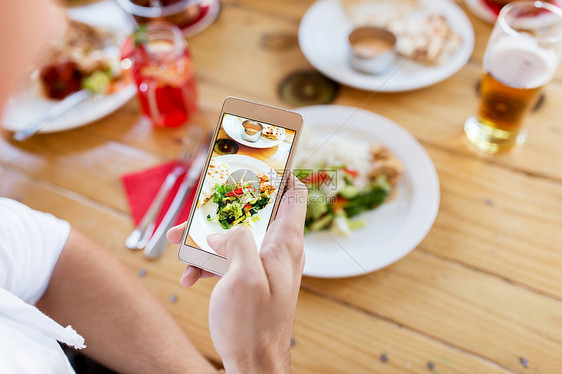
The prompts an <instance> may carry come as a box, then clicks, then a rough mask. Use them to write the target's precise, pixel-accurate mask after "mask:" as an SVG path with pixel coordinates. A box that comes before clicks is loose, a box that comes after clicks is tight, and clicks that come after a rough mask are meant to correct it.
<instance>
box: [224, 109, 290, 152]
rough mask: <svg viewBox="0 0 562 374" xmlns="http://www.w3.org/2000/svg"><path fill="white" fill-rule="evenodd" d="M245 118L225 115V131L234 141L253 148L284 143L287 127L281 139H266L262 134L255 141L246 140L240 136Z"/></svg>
mask: <svg viewBox="0 0 562 374" xmlns="http://www.w3.org/2000/svg"><path fill="white" fill-rule="evenodd" d="M244 120H245V119H244V118H240V117H237V116H233V115H227V116H225V118H224V121H223V128H224V131H225V132H226V133H227V135H228V136H230V137H231V138H232V139H233V140H234V141H236V142H238V143H240V144H243V145H245V146H247V147H252V148H271V147H275V146H278V145H279V144H281V143H283V140H285V129H282V130H283V131H282V134H281V136H279V139H277V140H270V139H266V138H264V137H263V136H260V138H259V139H258V141H257V142H255V143H252V142H249V141H247V140H244V139H242V137H241V136H240V131H241V130H242V122H243V121H244Z"/></svg>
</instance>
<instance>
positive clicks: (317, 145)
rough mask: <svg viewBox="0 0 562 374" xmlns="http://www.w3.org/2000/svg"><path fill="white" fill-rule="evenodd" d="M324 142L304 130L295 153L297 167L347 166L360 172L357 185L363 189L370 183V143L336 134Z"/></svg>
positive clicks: (354, 182) (356, 180) (355, 182)
mask: <svg viewBox="0 0 562 374" xmlns="http://www.w3.org/2000/svg"><path fill="white" fill-rule="evenodd" d="M322 144H323V142H322V141H319V140H318V138H317V137H314V136H313V134H312V132H308V131H304V132H303V133H302V136H301V139H300V142H299V149H298V150H297V153H296V155H295V161H294V165H295V167H296V168H303V169H316V168H323V167H330V166H345V167H346V168H348V169H350V170H353V171H357V172H358V173H359V175H358V176H357V177H356V178H354V181H353V184H354V185H355V186H356V187H358V188H360V189H363V188H365V187H366V186H367V185H368V184H369V178H368V172H369V169H370V165H371V163H372V161H373V159H372V155H371V152H370V145H369V144H368V143H366V142H362V141H357V140H352V139H349V138H345V137H344V136H341V135H338V134H336V135H334V136H333V137H332V138H331V139H330V140H328V142H327V143H326V144H324V145H322Z"/></svg>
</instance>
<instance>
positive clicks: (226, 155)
mask: <svg viewBox="0 0 562 374" xmlns="http://www.w3.org/2000/svg"><path fill="white" fill-rule="evenodd" d="M295 135H296V132H295V131H294V130H290V129H287V128H284V127H281V126H277V125H276V124H274V123H265V122H262V121H256V120H253V119H251V118H245V117H241V116H238V115H234V114H230V113H223V116H222V118H221V120H220V125H219V130H218V132H217V136H216V138H215V139H214V148H213V152H212V155H211V159H210V161H209V164H208V167H207V170H205V172H204V174H203V176H202V177H203V178H204V179H203V182H202V186H201V190H200V192H199V196H197V198H196V200H195V202H194V204H197V206H196V208H195V210H194V212H193V217H192V219H191V220H190V222H189V227H188V228H187V235H186V239H185V243H184V244H185V245H187V246H190V247H194V248H198V249H200V250H203V251H206V252H209V253H213V254H214V253H216V252H215V251H214V250H213V249H212V248H211V247H210V246H209V245H208V244H207V237H208V236H209V235H211V234H217V233H218V234H221V233H226V232H228V231H229V230H231V229H233V228H234V227H236V226H239V225H244V226H247V227H249V228H250V231H251V232H252V234H253V236H254V239H255V242H256V245H257V247H258V248H260V247H261V243H262V241H263V239H264V237H265V233H266V230H267V227H268V225H269V223H270V220H271V216H272V213H273V208H274V206H275V203H276V200H277V199H279V198H280V196H281V195H282V192H283V191H279V188H280V185H281V182H282V181H283V178H286V177H287V175H286V167H287V162H288V160H289V154H290V152H291V149H292V147H293V144H294V139H295Z"/></svg>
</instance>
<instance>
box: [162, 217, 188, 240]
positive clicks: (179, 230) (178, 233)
mask: <svg viewBox="0 0 562 374" xmlns="http://www.w3.org/2000/svg"><path fill="white" fill-rule="evenodd" d="M185 224H186V222H184V223H182V224H181V225H177V226H174V227H172V228H171V229H169V230H168V232H167V233H166V238H167V239H168V241H169V242H170V243H172V244H179V243H180V242H181V237H182V236H183V230H184V229H185Z"/></svg>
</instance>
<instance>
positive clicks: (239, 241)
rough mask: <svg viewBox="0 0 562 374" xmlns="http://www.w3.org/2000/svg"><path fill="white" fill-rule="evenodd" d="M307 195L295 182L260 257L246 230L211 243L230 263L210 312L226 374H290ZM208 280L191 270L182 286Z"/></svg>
mask: <svg viewBox="0 0 562 374" xmlns="http://www.w3.org/2000/svg"><path fill="white" fill-rule="evenodd" d="M306 195H307V189H306V187H305V186H304V185H303V184H302V183H301V182H299V181H298V180H297V179H296V178H295V177H291V178H290V180H289V186H288V189H287V191H286V192H285V194H284V196H283V197H282V200H281V203H280V205H279V211H278V213H277V217H276V219H275V221H274V222H273V223H272V224H271V225H270V227H269V230H268V231H267V234H266V236H265V239H264V241H263V244H262V247H261V251H259V252H258V250H257V248H256V244H255V242H254V239H253V237H252V234H251V232H250V230H249V229H248V228H246V227H241V228H239V229H234V230H235V231H232V230H233V229H231V230H229V232H227V233H226V234H222V235H212V236H210V237H209V238H208V242H209V245H210V246H211V247H212V248H213V249H214V250H215V251H217V252H218V253H221V254H224V255H226V257H227V258H228V260H229V269H228V272H227V273H226V274H225V275H224V277H222V279H221V280H220V281H219V282H218V283H217V285H216V287H215V289H214V290H213V293H212V295H211V301H210V307H209V327H210V330H211V338H212V339H213V343H214V345H215V348H216V350H217V352H218V353H219V354H220V356H221V357H222V359H223V363H224V366H225V369H226V372H227V373H287V372H288V371H289V348H290V339H291V331H292V326H293V317H294V312H295V307H296V303H297V296H298V292H299V287H300V281H301V276H302V270H303V267H304V252H303V232H304V219H305V213H306ZM182 226H183V225H182ZM182 229H183V227H181V226H177V227H175V228H173V229H172V230H170V232H169V233H168V238H169V239H170V241H172V242H176V243H177V242H179V241H180V240H181V232H179V234H178V231H179V230H182ZM191 269H193V270H191ZM206 276H211V274H210V273H207V272H202V271H201V270H200V269H196V268H194V267H189V266H188V268H187V269H186V272H185V273H184V275H183V276H182V284H184V285H191V284H194V283H195V282H196V281H197V279H198V278H199V277H206ZM186 280H187V281H186Z"/></svg>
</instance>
